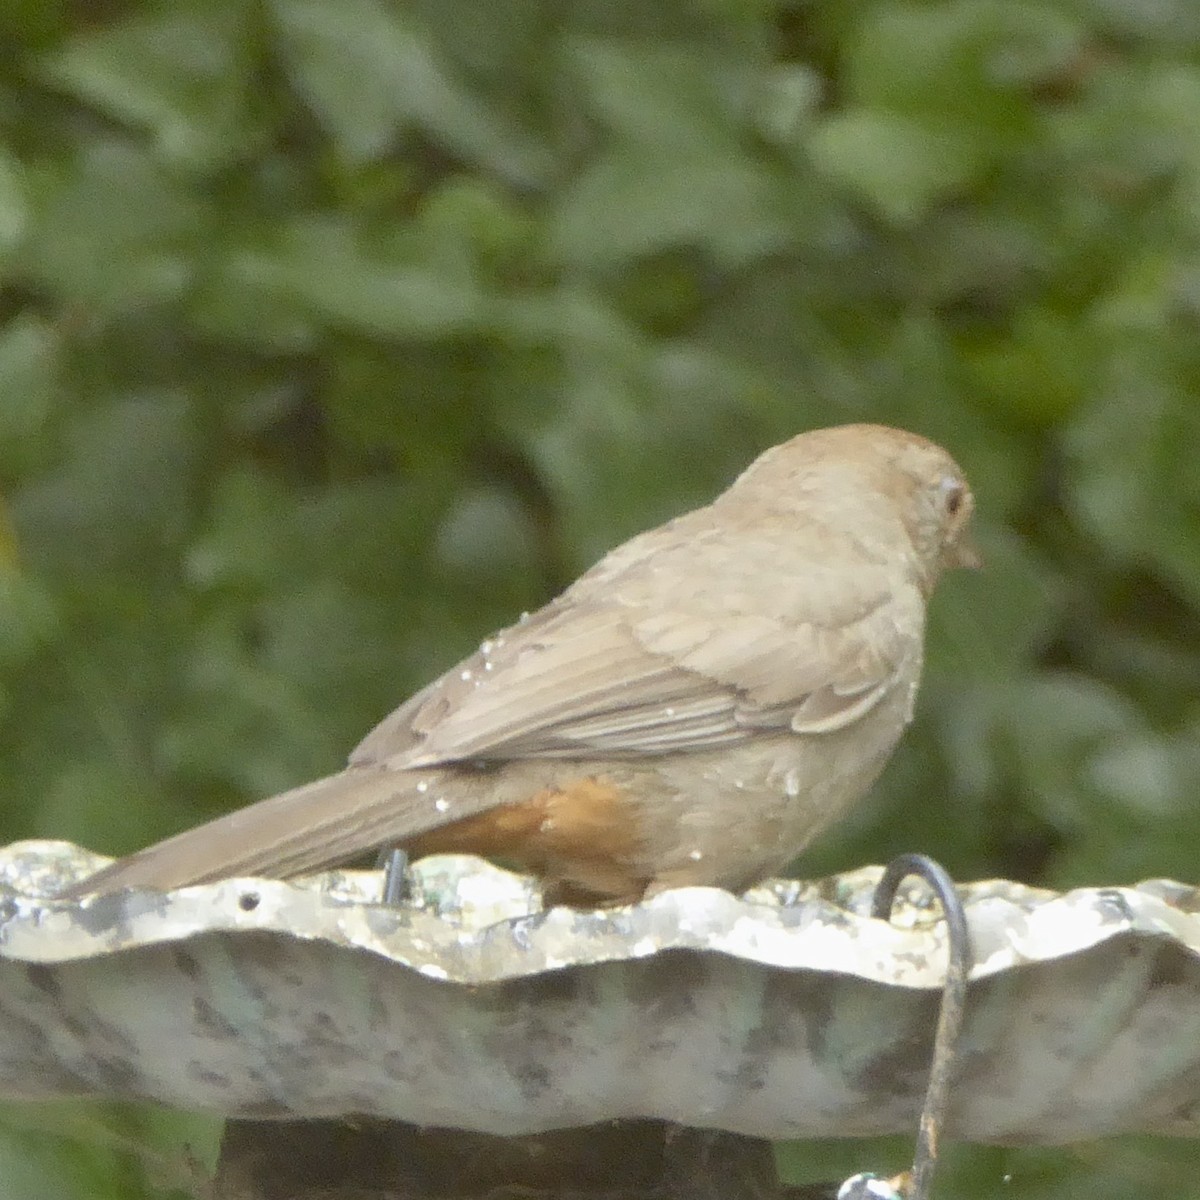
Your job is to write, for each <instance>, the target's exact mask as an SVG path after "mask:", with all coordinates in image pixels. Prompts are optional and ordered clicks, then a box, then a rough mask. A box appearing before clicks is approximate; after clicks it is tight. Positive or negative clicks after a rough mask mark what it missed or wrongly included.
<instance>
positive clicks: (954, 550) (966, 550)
mask: <svg viewBox="0 0 1200 1200" xmlns="http://www.w3.org/2000/svg"><path fill="white" fill-rule="evenodd" d="M947 565H948V566H951V567H966V568H967V569H968V570H971V571H978V570H980V569H981V568H982V566H983V555H982V554H980V553H979V547H978V546H976V545H975V541H974V539H973V538H972V537H971V534H970V532H969V531H967V530H964V531H963V533H962V536H961V537H959V538H958V540H957V541H955V543H954V545H953V546H951V547H950V554H949V556H948V562H947Z"/></svg>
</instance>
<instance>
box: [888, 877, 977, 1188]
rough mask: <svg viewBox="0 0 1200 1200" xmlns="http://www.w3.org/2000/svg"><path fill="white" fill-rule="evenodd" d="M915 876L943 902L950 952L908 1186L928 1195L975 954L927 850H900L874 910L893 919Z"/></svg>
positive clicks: (945, 880)
mask: <svg viewBox="0 0 1200 1200" xmlns="http://www.w3.org/2000/svg"><path fill="white" fill-rule="evenodd" d="M910 875H917V876H919V877H920V878H921V879H923V880H925V882H926V883H927V884H929V886H930V887H931V888H932V889H933V891H934V894H935V895H936V896H937V898H938V900H939V901H940V902H941V905H942V912H943V914H944V915H945V919H946V932H947V935H948V941H949V951H950V953H949V963H948V965H947V968H946V982H945V986H944V988H943V990H942V1005H941V1009H940V1010H939V1012H938V1023H937V1032H936V1033H935V1034H934V1038H933V1063H932V1065H931V1066H930V1068H929V1083H928V1085H927V1086H926V1088H925V1105H924V1107H923V1108H922V1109H921V1123H920V1126H919V1127H918V1130H917V1149H916V1154H915V1156H914V1158H913V1166H912V1171H911V1172H910V1182H909V1186H908V1188H907V1189H906V1194H907V1195H908V1196H909V1198H910V1200H928V1196H929V1189H930V1186H931V1185H932V1183H933V1173H934V1171H935V1170H936V1168H937V1160H938V1137H939V1135H940V1133H941V1129H942V1125H943V1123H944V1121H945V1116H946V1103H947V1100H948V1099H949V1094H950V1076H951V1072H952V1070H953V1067H954V1051H955V1048H956V1045H957V1042H958V1034H959V1031H960V1030H961V1029H962V1023H963V1012H964V1010H965V1008H966V1002H967V977H968V976H969V975H970V973H971V964H972V962H973V961H974V955H973V951H972V947H971V932H970V930H969V929H968V927H967V918H966V914H965V913H964V912H963V906H962V901H961V900H960V899H959V898H958V892H957V890H956V889H955V887H954V880H953V879H951V878H950V876H949V875H948V874H947V873H946V872H945V870H944V869H943V868H942V867H940V866H939V865H938V864H937V863H936V862H934V861H933V859H931V858H927V857H926V856H925V855H924V854H901V855H900V856H899V857H897V858H894V859H892V861H891V862H890V863H888V865H887V868H886V869H885V870H884V872H883V878H882V879H881V880H880V881H879V884H878V886H877V887H876V888H875V897H874V900H873V901H872V904H871V915H872V916H873V917H875V918H876V919H878V920H881V921H887V920H890V919H891V914H892V906H893V905H894V904H895V901H896V892H897V891H898V890H899V888H900V884H901V883H903V882H904V880H905V879H907V878H908V877H909V876H910Z"/></svg>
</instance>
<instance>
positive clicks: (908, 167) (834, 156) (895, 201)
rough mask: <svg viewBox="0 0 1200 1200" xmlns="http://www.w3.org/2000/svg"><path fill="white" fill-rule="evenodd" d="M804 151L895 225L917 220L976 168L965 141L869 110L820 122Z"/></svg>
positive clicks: (975, 154)
mask: <svg viewBox="0 0 1200 1200" xmlns="http://www.w3.org/2000/svg"><path fill="white" fill-rule="evenodd" d="M808 148H809V153H810V154H811V155H812V158H813V161H814V162H815V163H816V165H817V167H818V169H820V170H821V171H823V172H825V174H826V175H828V176H829V177H830V178H831V179H833V180H835V181H836V182H838V183H840V184H842V185H843V186H844V187H846V188H848V189H850V191H851V192H853V193H854V194H855V195H856V196H857V197H858V198H859V199H861V200H863V201H864V202H866V203H867V204H869V205H870V206H871V207H872V208H873V209H875V211H876V212H878V213H879V214H880V215H882V216H884V217H886V218H887V219H888V220H889V221H892V222H894V223H895V224H897V225H906V224H910V223H913V222H915V221H917V220H919V219H920V218H921V217H923V216H924V215H925V214H926V212H927V211H928V210H929V208H930V207H931V206H932V205H933V204H934V203H936V202H937V201H939V200H942V199H945V198H946V197H947V196H949V195H950V194H951V193H953V192H954V191H955V190H957V189H958V188H960V187H962V186H964V185H965V184H966V183H967V182H968V180H970V178H971V177H972V175H973V174H974V173H975V172H976V171H977V170H978V169H979V167H980V166H981V165H982V162H981V158H980V155H979V153H978V151H977V149H976V147H975V146H974V145H973V144H972V143H971V142H970V141H969V140H968V139H967V138H965V137H962V136H959V135H958V134H956V133H954V132H947V131H944V130H941V131H935V130H931V129H926V128H923V127H922V126H920V125H918V124H916V123H915V122H913V121H911V120H910V119H908V118H907V117H903V116H898V115H895V114H892V113H886V112H874V111H871V110H869V109H848V110H846V111H843V112H840V113H834V114H831V115H830V116H828V117H826V118H825V120H824V121H822V122H821V123H820V124H819V125H817V126H816V127H815V128H814V130H813V132H812V134H811V135H810V138H809V143H808Z"/></svg>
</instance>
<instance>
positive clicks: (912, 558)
mask: <svg viewBox="0 0 1200 1200" xmlns="http://www.w3.org/2000/svg"><path fill="white" fill-rule="evenodd" d="M973 507H974V501H973V499H972V496H971V491H970V488H969V487H968V486H967V482H966V480H965V479H964V477H963V474H962V472H961V471H960V470H959V468H958V466H957V465H956V464H955V463H954V461H953V459H951V457H950V456H949V455H948V454H947V453H946V451H944V450H943V449H941V447H939V446H936V445H934V444H933V443H932V442H929V441H927V440H926V439H924V438H922V437H918V436H917V435H915V434H911V433H905V432H903V431H901V430H898V429H889V428H886V427H884V426H880V425H845V426H839V427H836V428H832V429H822V430H816V431H813V432H810V433H803V434H800V435H799V436H798V437H794V438H792V439H791V440H790V441H788V442H785V443H783V444H782V445H780V446H776V447H775V448H774V449H771V450H768V451H767V452H766V453H765V454H763V455H762V456H761V457H759V458H758V459H757V460H756V461H755V462H754V463H753V464H752V465H751V466H750V467H749V468H748V469H747V470H746V471H745V472H744V473H743V474H742V475H741V476H740V477H739V478H738V479H737V480H736V481H735V482H734V483H733V485H732V486H731V487H730V488H729V489H728V490H727V491H725V492H724V493H723V494H721V495H720V496H718V497H717V498H716V500H714V501H713V502H712V503H711V504H709V505H707V506H705V507H704V508H700V509H697V510H696V511H695V512H690V513H686V514H685V515H683V516H681V517H677V518H676V519H675V520H673V521H668V522H667V523H666V524H665V525H662V526H660V527H659V528H657V529H653V530H651V531H650V532H648V533H643V534H641V535H640V536H638V537H635V538H633V539H632V540H631V541H628V542H626V543H625V544H624V545H622V546H618V547H617V548H616V549H615V550H613V551H611V552H610V553H609V554H608V555H607V556H606V557H605V558H603V559H601V561H600V562H599V563H597V564H596V566H594V567H593V568H592V569H591V570H590V571H588V572H587V573H586V574H585V575H583V576H582V577H581V578H580V579H578V580H577V581H576V582H575V583H574V584H572V585H571V586H570V587H569V588H568V589H567V590H566V591H565V592H563V593H562V595H560V596H559V597H558V598H557V599H555V600H553V601H551V602H550V603H549V604H547V605H546V606H545V607H544V608H542V609H540V610H539V611H538V612H536V613H533V614H532V615H530V616H527V617H522V618H521V620H520V621H519V622H518V623H517V624H515V625H512V626H510V627H509V628H507V629H504V630H502V631H501V632H499V633H497V634H495V635H494V636H493V637H491V638H489V639H488V640H487V641H485V642H483V643H482V645H480V647H479V649H478V650H477V651H476V652H475V653H474V654H473V655H472V656H471V657H470V658H467V659H466V660H464V661H463V662H462V663H460V664H459V665H458V666H456V667H455V668H454V669H453V670H451V671H448V672H447V673H446V674H445V675H443V676H442V677H441V678H440V679H437V680H435V681H434V682H433V683H431V684H430V685H429V686H428V687H426V688H425V689H424V690H423V691H420V692H418V693H417V694H416V695H415V696H413V697H412V698H411V699H410V700H409V701H407V703H405V704H402V705H401V706H400V707H399V708H398V709H397V710H396V711H395V712H394V713H392V714H391V716H389V717H387V718H386V719H385V720H384V721H383V722H382V723H381V724H379V725H378V726H377V727H376V728H375V729H374V730H373V731H372V732H371V733H370V734H368V736H367V737H366V739H365V740H364V741H363V742H362V744H361V745H360V746H359V747H358V748H357V749H356V750H355V751H354V753H353V755H352V756H351V758H350V764H349V766H348V767H347V768H346V769H345V770H344V771H341V772H339V773H338V774H336V775H331V776H329V777H327V778H325V779H319V780H317V781H316V782H314V783H309V784H306V785H304V786H302V787H298V788H295V789H294V790H292V791H289V792H284V793H283V794H282V795H279V796H275V797H273V798H272V799H269V800H263V801H261V802H259V803H257V804H254V805H251V806H250V807H248V808H245V809H242V810H241V811H239V812H234V813H231V814H230V815H228V816H224V817H220V818H218V819H217V820H215V821H211V822H209V823H208V824H206V825H202V826H200V827H198V828H196V829H192V830H189V831H187V832H185V833H181V834H179V835H177V836H176V837H172V838H170V839H168V840H167V841H164V842H161V843H159V844H158V845H155V846H151V847H149V848H148V849H146V850H142V851H141V852H139V853H137V854H133V855H131V856H129V857H128V858H124V859H120V860H119V861H117V862H115V863H113V864H112V865H111V866H109V867H106V868H104V869H103V870H101V871H100V872H98V873H97V874H95V875H93V876H92V877H91V878H90V879H87V880H85V881H84V882H83V883H81V884H79V885H76V887H75V888H74V889H72V890H73V892H74V894H77V895H78V894H84V893H92V892H98V891H114V890H117V889H120V888H129V887H148V888H163V889H165V888H174V887H180V886H183V885H185V884H193V883H203V882H206V881H210V880H215V879H222V878H228V877H231V876H245V875H269V876H277V877H286V876H289V875H296V874H300V873H303V872H307V871H313V870H317V869H321V868H325V867H329V866H333V865H336V864H338V863H341V862H345V861H347V860H349V859H352V858H355V857H356V856H359V855H361V854H363V853H364V852H366V851H368V850H371V849H373V848H378V847H387V846H393V845H399V846H402V847H404V848H405V849H406V850H407V851H408V852H409V853H410V855H412V856H413V857H419V856H421V855H424V854H430V853H439V852H463V853H475V854H481V855H484V856H487V857H500V858H502V859H507V860H511V861H513V862H515V863H516V864H518V865H520V866H522V867H524V868H526V869H528V870H530V871H532V872H534V873H536V874H538V875H540V876H541V877H542V878H543V879H545V880H546V881H547V883H549V884H551V885H556V886H559V887H561V888H565V890H566V891H567V892H568V893H569V894H570V895H571V896H572V897H575V898H579V897H590V898H594V899H597V900H614V899H632V898H637V897H639V896H642V895H643V894H645V893H646V892H648V891H649V892H654V891H659V890H662V889H664V888H668V887H674V886H683V885H689V884H713V885H718V886H723V887H727V888H732V889H738V888H743V887H746V886H748V885H750V884H752V883H754V882H757V881H758V880H761V879H763V878H765V877H766V876H767V875H769V874H771V873H773V872H776V871H778V870H779V869H780V868H781V867H783V866H784V865H786V864H787V863H788V862H789V861H790V860H791V859H792V858H793V857H795V855H796V854H797V853H798V852H799V851H800V850H801V849H802V848H803V847H804V846H805V845H806V844H807V843H808V842H809V841H810V840H811V839H812V838H813V837H814V836H815V835H816V834H817V833H818V832H819V831H820V830H821V829H822V828H824V827H825V826H826V825H828V824H829V823H830V822H831V821H833V820H835V819H836V818H837V817H838V816H839V815H840V814H841V813H842V812H843V811H844V810H845V809H846V808H847V807H848V806H849V805H852V804H854V803H855V802H856V801H857V800H859V799H860V798H861V797H862V796H863V794H864V793H865V792H866V791H867V789H868V788H869V787H870V786H871V784H872V783H873V782H874V781H875V779H876V777H877V776H878V774H879V772H880V771H881V770H882V768H883V766H884V764H885V762H886V761H887V759H888V757H889V756H890V755H891V753H892V750H893V748H894V747H895V745H896V742H897V741H898V739H899V737H900V734H901V733H902V731H903V729H904V727H905V726H906V725H907V724H908V722H909V720H910V719H911V717H912V712H913V701H914V698H915V696H916V692H917V683H918V680H919V678H920V673H921V662H922V651H923V641H924V627H925V606H926V601H927V600H928V598H929V596H930V594H931V593H932V591H933V588H934V585H935V583H936V582H937V579H938V576H939V575H940V574H941V572H942V570H943V569H944V568H946V567H953V566H967V565H972V566H973V565H977V563H976V562H975V554H974V551H973V549H972V548H971V546H970V543H969V541H968V539H967V537H966V527H967V524H968V521H969V519H970V516H971V511H972V508H973Z"/></svg>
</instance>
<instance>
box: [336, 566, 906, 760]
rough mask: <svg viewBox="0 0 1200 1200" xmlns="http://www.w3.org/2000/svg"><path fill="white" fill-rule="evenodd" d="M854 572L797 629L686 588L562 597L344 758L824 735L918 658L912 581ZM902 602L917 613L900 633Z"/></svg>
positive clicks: (550, 753)
mask: <svg viewBox="0 0 1200 1200" xmlns="http://www.w3.org/2000/svg"><path fill="white" fill-rule="evenodd" d="M856 578H857V583H856V587H855V590H854V594H853V595H852V596H846V595H845V594H844V592H845V589H841V591H842V593H843V594H842V595H841V596H840V597H839V596H838V595H837V593H838V591H839V589H836V588H831V589H815V592H814V594H816V593H820V595H821V596H825V595H828V597H830V600H829V602H828V603H825V604H821V603H814V602H811V600H810V607H811V608H812V609H813V610H814V611H813V613H812V616H811V617H810V619H808V620H801V621H799V622H797V621H796V620H794V619H789V615H788V614H782V615H781V614H779V613H768V614H766V615H764V613H763V612H761V611H758V612H751V611H737V607H736V606H735V610H734V611H730V612H727V613H720V614H719V615H714V614H713V613H712V612H710V611H706V610H707V609H708V608H710V607H712V606H708V605H705V604H704V603H703V602H696V603H692V602H689V601H690V600H695V599H696V598H695V597H692V598H689V597H686V596H681V597H676V598H675V599H674V601H673V602H672V603H670V604H668V605H665V606H664V605H663V603H662V602H661V598H655V600H654V601H653V602H650V603H641V602H640V597H638V596H636V595H635V596H633V597H630V596H625V597H623V598H622V597H620V594H619V589H618V599H617V600H616V601H614V600H612V599H611V598H610V599H608V600H607V601H606V602H592V601H591V599H590V597H588V596H587V595H586V594H585V595H574V594H573V592H568V593H567V594H566V595H564V596H563V597H562V598H561V599H560V600H559V601H557V602H556V603H554V604H552V605H549V606H548V607H547V608H545V609H542V610H541V611H540V612H539V613H537V614H535V616H534V617H532V618H530V619H528V620H527V621H526V622H525V623H522V624H518V625H515V626H513V627H512V628H510V629H507V630H505V631H503V632H502V633H501V634H499V635H497V636H496V637H495V638H493V639H492V640H491V641H490V642H485V643H484V644H483V646H482V647H481V648H480V650H479V651H478V652H477V653H476V654H475V655H473V656H472V657H471V658H469V659H466V660H465V661H464V662H463V663H461V664H460V665H459V666H458V667H456V668H454V670H452V671H450V672H448V673H447V674H446V675H444V676H443V677H442V678H441V679H439V680H437V681H436V682H434V683H433V684H431V685H430V686H429V687H427V688H426V689H424V691H422V692H420V693H418V694H417V695H416V696H414V697H413V698H412V699H411V700H410V701H409V702H408V703H407V704H405V705H403V706H402V707H401V708H400V709H398V710H397V711H396V712H395V713H393V714H392V716H391V717H389V718H387V719H386V720H385V721H384V722H383V723H382V724H381V725H380V726H378V727H377V728H376V729H375V730H374V731H373V732H372V733H371V734H369V735H368V737H367V738H366V739H365V740H364V741H363V743H362V744H361V745H360V746H359V747H358V749H357V750H356V751H355V753H354V755H353V756H352V758H351V762H352V763H353V764H356V765H369V764H375V765H387V766H391V767H396V768H410V767H421V766H433V765H436V764H444V763H453V762H463V761H472V760H475V761H480V762H488V761H496V760H503V759H509V758H517V757H559V758H579V757H588V756H593V755H595V756H600V757H622V756H637V755H644V754H665V753H673V752H679V751H691V750H702V749H708V748H711V747H714V746H721V745H728V744H732V743H736V742H740V741H743V740H745V739H746V738H748V737H750V736H752V735H753V733H754V732H755V731H756V730H761V729H769V728H777V729H785V728H789V727H790V728H791V729H793V730H795V731H797V732H801V733H814V734H815V733H822V732H827V731H830V730H834V729H839V728H841V727H842V726H844V725H846V724H848V723H850V722H851V721H853V720H855V719H856V718H857V717H858V716H860V715H862V714H863V713H865V712H867V711H869V710H870V709H871V708H872V707H873V706H874V705H875V704H876V703H878V701H879V700H880V699H881V698H882V697H883V696H884V695H885V694H886V693H887V691H888V690H889V689H890V688H891V686H892V685H893V684H894V683H895V681H896V680H897V678H898V677H900V675H901V674H902V673H906V676H905V677H906V678H912V677H915V676H914V674H913V672H912V670H911V667H912V661H911V660H912V656H913V655H914V654H915V655H919V654H920V644H919V638H914V637H913V636H912V632H911V631H912V629H913V628H916V629H919V628H920V619H921V612H923V608H922V607H921V599H920V596H919V594H917V593H916V591H915V589H911V595H909V594H908V593H907V592H905V594H904V595H897V593H896V591H895V589H894V587H893V586H891V585H892V583H893V582H894V581H893V580H892V579H891V578H890V577H889V576H888V575H887V574H886V573H885V572H883V571H878V572H874V573H873V572H871V571H869V570H866V571H861V572H859V573H858V574H857V576H856ZM723 599H724V600H726V601H727V600H728V597H727V596H726V597H724V598H723ZM910 605H916V606H917V607H918V608H919V609H920V612H918V615H917V624H916V625H915V626H914V625H913V622H912V621H911V620H909V619H906V618H907V616H908V614H907V612H905V611H903V610H905V609H906V608H907V607H908V606H910ZM743 607H744V608H750V607H753V608H755V609H759V610H762V609H764V608H769V607H770V606H769V605H768V606H764V605H762V604H754V605H747V606H743ZM793 607H794V605H793ZM906 631H907V632H906Z"/></svg>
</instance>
